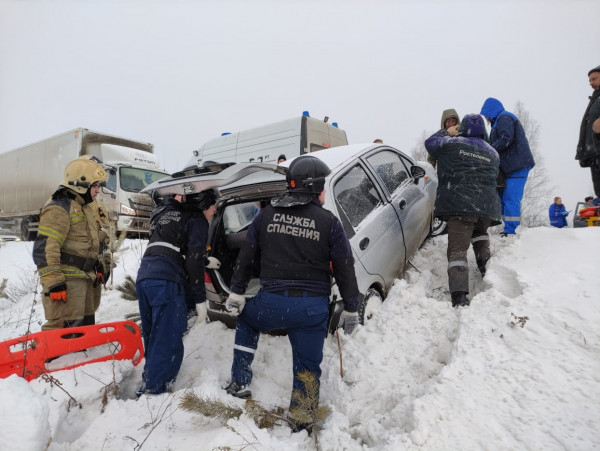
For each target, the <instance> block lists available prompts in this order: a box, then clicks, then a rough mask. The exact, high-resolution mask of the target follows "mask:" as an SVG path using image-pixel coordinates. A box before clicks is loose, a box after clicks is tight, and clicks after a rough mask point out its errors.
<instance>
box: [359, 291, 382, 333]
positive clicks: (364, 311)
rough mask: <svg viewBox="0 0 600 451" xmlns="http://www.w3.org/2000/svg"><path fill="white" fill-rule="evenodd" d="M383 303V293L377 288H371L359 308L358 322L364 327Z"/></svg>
mask: <svg viewBox="0 0 600 451" xmlns="http://www.w3.org/2000/svg"><path fill="white" fill-rule="evenodd" d="M382 303H383V297H382V296H381V293H380V292H379V291H377V290H376V289H375V288H369V289H368V290H367V292H366V294H365V297H364V298H363V300H362V302H361V303H360V306H359V307H358V320H359V321H360V323H361V324H362V325H364V324H365V320H369V319H371V318H372V317H373V313H374V312H375V310H377V309H378V308H379V307H380V306H381V304H382Z"/></svg>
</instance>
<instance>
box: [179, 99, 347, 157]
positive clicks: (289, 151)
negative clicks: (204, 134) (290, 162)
mask: <svg viewBox="0 0 600 451" xmlns="http://www.w3.org/2000/svg"><path fill="white" fill-rule="evenodd" d="M328 121H329V118H327V117H326V118H324V119H323V120H321V119H315V118H313V117H310V115H309V113H308V111H304V112H303V114H302V116H300V117H295V118H292V119H287V120H284V121H279V122H274V123H272V124H267V125H263V126H260V127H255V128H251V129H248V130H242V131H239V132H236V133H223V134H222V135H221V136H220V137H218V138H215V139H213V140H211V141H208V142H206V143H205V144H203V145H202V146H201V147H200V148H199V149H198V150H194V151H193V152H192V154H193V156H192V158H191V159H190V160H189V161H188V162H187V164H186V167H190V166H202V165H206V163H207V162H209V161H211V162H218V163H228V162H235V163H246V162H255V163H258V162H261V163H275V164H276V163H277V158H278V157H279V155H281V154H283V155H285V156H286V158H287V159H290V158H293V157H297V156H298V155H303V154H305V153H310V152H315V151H317V150H321V149H327V148H329V147H336V146H345V145H346V144H348V138H347V137H346V132H345V131H344V130H342V129H340V128H339V127H338V124H337V123H336V122H331V123H329V122H328Z"/></svg>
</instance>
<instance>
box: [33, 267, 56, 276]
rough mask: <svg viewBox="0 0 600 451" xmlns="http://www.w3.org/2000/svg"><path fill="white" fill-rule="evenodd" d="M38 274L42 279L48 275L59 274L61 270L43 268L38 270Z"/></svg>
mask: <svg viewBox="0 0 600 451" xmlns="http://www.w3.org/2000/svg"><path fill="white" fill-rule="evenodd" d="M38 272H39V274H40V277H44V276H47V275H48V274H52V273H59V272H61V269H60V266H44V267H43V268H40V269H38Z"/></svg>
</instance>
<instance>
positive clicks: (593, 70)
mask: <svg viewBox="0 0 600 451" xmlns="http://www.w3.org/2000/svg"><path fill="white" fill-rule="evenodd" d="M592 72H600V66H596V67H594V68H593V69H592V70H591V71H589V72H588V77H589V76H590V74H591V73H592Z"/></svg>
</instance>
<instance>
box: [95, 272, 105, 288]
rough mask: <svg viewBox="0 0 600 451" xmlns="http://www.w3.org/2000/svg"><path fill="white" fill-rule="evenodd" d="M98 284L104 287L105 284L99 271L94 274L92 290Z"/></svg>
mask: <svg viewBox="0 0 600 451" xmlns="http://www.w3.org/2000/svg"><path fill="white" fill-rule="evenodd" d="M100 284H102V285H104V286H105V287H106V282H105V281H104V276H103V275H102V273H101V272H100V271H98V272H97V273H96V280H95V281H94V288H96V287H97V286H98V285H100Z"/></svg>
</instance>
